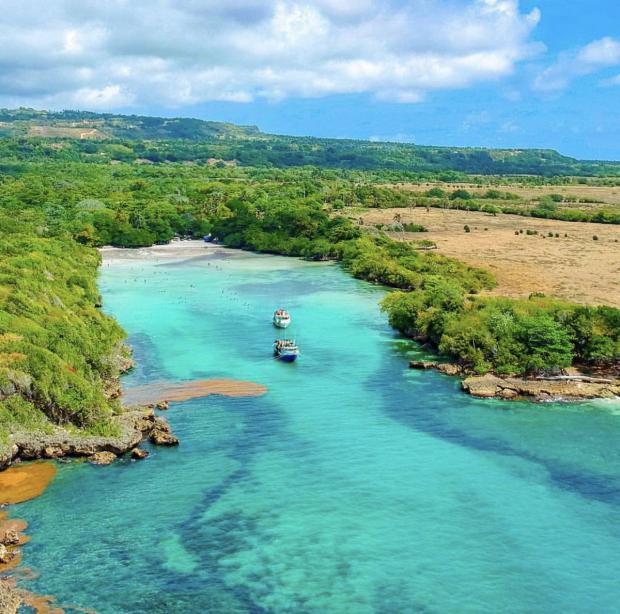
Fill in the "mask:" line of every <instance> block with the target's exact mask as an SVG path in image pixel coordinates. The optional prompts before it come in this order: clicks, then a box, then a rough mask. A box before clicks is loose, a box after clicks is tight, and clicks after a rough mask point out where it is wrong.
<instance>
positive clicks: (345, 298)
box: [14, 248, 620, 613]
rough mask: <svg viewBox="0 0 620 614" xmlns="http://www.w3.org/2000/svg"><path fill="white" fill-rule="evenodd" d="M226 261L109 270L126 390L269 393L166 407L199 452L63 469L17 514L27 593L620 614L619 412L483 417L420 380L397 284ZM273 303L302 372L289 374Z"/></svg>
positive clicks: (608, 407) (251, 605)
mask: <svg viewBox="0 0 620 614" xmlns="http://www.w3.org/2000/svg"><path fill="white" fill-rule="evenodd" d="M205 249H206V248H205ZM142 253H146V252H142ZM232 254H233V255H232V256H231V257H223V256H222V255H220V256H219V257H217V258H211V259H210V258H192V259H188V260H187V261H185V262H183V261H180V260H178V259H176V260H165V259H164V260H161V259H160V260H158V261H153V260H148V259H145V258H141V257H139V256H138V255H135V254H134V255H132V256H131V257H128V258H126V259H122V258H121V259H114V260H113V261H112V263H111V264H107V265H104V267H103V270H102V276H101V288H102V291H103V295H104V300H105V308H106V310H107V311H108V312H109V313H111V314H113V315H114V316H116V317H117V318H118V319H119V320H120V322H121V323H122V324H123V325H124V326H125V328H126V330H127V331H128V332H129V333H130V339H129V340H130V342H131V343H132V345H133V346H134V348H135V354H136V358H137V359H138V361H139V367H138V368H137V369H136V370H135V371H134V372H133V373H132V374H131V375H129V376H128V377H127V378H126V381H125V384H126V385H139V384H145V383H148V382H154V381H162V380H170V381H178V380H184V379H208V378H236V379H243V380H250V381H255V382H259V383H262V384H264V385H265V386H267V388H268V392H267V394H265V395H264V396H262V397H258V398H224V397H217V396H213V397H209V398H206V399H194V400H191V401H185V402H180V403H174V404H171V409H170V411H169V412H167V414H166V417H167V418H168V419H169V420H170V422H171V424H172V425H173V428H174V430H175V432H176V433H177V434H178V436H179V437H180V438H181V442H182V443H181V446H180V447H179V448H178V449H161V448H159V449H154V448H151V456H150V458H149V459H147V460H146V461H142V462H137V463H136V462H129V461H124V462H119V463H116V464H114V465H112V466H109V467H95V466H91V465H88V464H78V463H71V464H66V465H60V466H59V472H58V475H57V477H56V480H55V481H54V483H53V484H52V485H51V487H50V488H49V489H48V490H47V492H46V493H45V494H44V495H43V496H42V497H40V498H39V499H36V500H33V501H30V502H28V503H24V504H22V505H19V506H16V509H15V510H14V515H19V516H20V517H23V518H25V519H26V520H27V521H28V522H29V523H30V532H31V534H32V535H33V536H34V538H33V540H32V541H31V543H30V544H28V545H27V546H26V547H25V548H24V550H25V552H24V560H25V562H26V564H27V565H28V566H30V567H33V568H34V569H35V570H36V571H37V572H38V573H39V574H40V576H39V578H38V579H36V580H33V581H31V582H29V583H28V586H29V588H31V589H32V590H34V591H37V592H40V593H46V594H53V595H55V596H56V597H57V598H58V599H59V601H60V602H62V603H65V604H66V603H69V604H78V605H81V606H84V607H89V608H93V609H95V610H97V611H99V612H101V613H138V612H140V613H141V612H145V613H146V612H149V613H153V612H162V613H164V612H165V613H170V612H184V613H186V612H317V613H318V612H355V613H365V612H381V613H394V612H399V613H400V612H428V613H430V612H441V613H452V612H454V613H457V612H458V613H462V612H489V613H491V612H492V613H496V612H541V613H542V612H560V611H561V612H615V611H618V609H619V606H620V583H619V582H618V577H619V575H620V548H619V546H620V522H619V521H618V520H619V516H618V512H619V508H620V448H619V446H618V445H617V442H618V440H619V436H620V422H619V418H618V415H617V414H616V412H617V411H618V409H619V407H618V405H617V404H613V403H590V404H580V405H570V406H563V405H558V404H548V405H538V406H535V405H529V404H524V403H510V404H505V403H501V402H497V401H478V400H474V399H471V398H469V397H467V396H465V395H463V394H462V393H461V392H460V391H459V383H458V381H457V380H455V379H452V378H449V377H446V376H443V375H440V374H437V373H429V372H415V371H409V370H408V369H407V368H406V366H407V358H408V357H411V356H413V355H415V354H416V353H419V350H417V348H416V346H415V345H413V344H410V343H408V342H406V341H404V340H402V339H400V338H399V337H398V336H397V335H395V334H394V332H393V331H392V330H391V329H390V328H389V327H388V326H387V325H386V322H385V318H384V316H383V315H382V314H381V313H380V311H379V308H378V301H379V300H380V298H381V296H382V295H383V291H382V290H380V289H378V288H376V287H372V286H370V285H368V284H365V283H362V282H358V281H355V280H353V279H351V278H350V277H348V276H347V275H346V274H345V273H343V272H342V271H341V270H340V269H339V268H338V267H337V266H334V265H327V264H311V263H304V262H300V261H297V260H293V259H285V258H279V257H270V256H256V255H251V254H246V253H234V252H233V253H232ZM168 257H170V256H168ZM279 306H286V307H287V308H289V310H290V311H291V312H292V315H293V318H294V332H295V334H296V338H297V340H298V342H299V344H300V347H301V350H302V355H301V357H300V359H299V361H298V363H296V364H294V365H285V364H281V363H278V362H277V361H274V360H273V359H272V357H271V342H272V341H273V338H274V335H275V332H274V329H273V328H272V327H271V324H270V317H271V314H272V312H273V310H274V309H275V308H276V307H279ZM68 611H69V610H68Z"/></svg>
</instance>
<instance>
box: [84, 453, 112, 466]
mask: <svg viewBox="0 0 620 614" xmlns="http://www.w3.org/2000/svg"><path fill="white" fill-rule="evenodd" d="M88 460H89V461H90V462H91V463H92V464H93V465H109V464H110V463H113V462H114V461H115V460H116V454H114V452H95V454H93V455H92V456H91V457H90V458H89V459H88Z"/></svg>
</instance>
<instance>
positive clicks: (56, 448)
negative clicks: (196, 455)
mask: <svg viewBox="0 0 620 614" xmlns="http://www.w3.org/2000/svg"><path fill="white" fill-rule="evenodd" d="M117 422H118V425H119V426H120V430H121V432H120V434H119V435H118V436H115V437H94V436H87V435H83V434H75V433H70V432H69V431H67V430H66V429H64V428H62V427H56V428H55V429H54V431H53V432H52V433H33V432H28V433H13V434H12V435H10V437H9V443H8V445H6V446H5V448H4V450H2V451H0V470H2V469H6V468H7V467H9V466H10V465H12V464H13V463H15V462H18V461H20V460H36V459H41V458H47V459H58V458H63V457H88V458H91V459H92V460H93V462H98V461H100V460H101V459H102V458H107V460H108V461H111V460H114V459H115V458H116V457H117V456H119V455H121V454H125V453H127V452H132V453H133V451H134V450H136V449H138V445H139V444H140V443H141V442H142V441H143V440H144V439H149V440H150V441H151V442H152V443H154V444H155V445H168V446H170V445H178V443H179V440H178V439H177V438H176V437H175V436H174V435H173V434H172V432H171V429H170V425H169V424H168V422H167V421H166V420H165V419H164V418H161V417H159V416H155V414H154V411H153V409H152V408H146V409H134V410H130V411H127V412H125V413H123V414H121V415H120V416H118V418H117ZM102 453H106V454H107V456H103V457H102V456H101V454H102ZM97 455H99V456H97ZM135 457H136V456H134V458H135ZM98 464H102V463H100V462H99V463H98Z"/></svg>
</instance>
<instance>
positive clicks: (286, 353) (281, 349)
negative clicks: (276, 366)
mask: <svg viewBox="0 0 620 614" xmlns="http://www.w3.org/2000/svg"><path fill="white" fill-rule="evenodd" d="M273 354H274V356H275V357H276V358H277V359H278V360H282V361H283V362H294V361H295V360H297V357H298V356H299V347H297V344H296V343H295V341H294V340H293V339H276V340H275V341H274V342H273Z"/></svg>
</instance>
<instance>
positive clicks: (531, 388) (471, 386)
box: [409, 360, 620, 402]
mask: <svg viewBox="0 0 620 614" xmlns="http://www.w3.org/2000/svg"><path fill="white" fill-rule="evenodd" d="M409 368H410V369H422V370H424V369H435V370H437V371H440V372H441V373H445V374H446V375H453V376H454V375H456V376H460V377H462V378H463V380H462V382H461V387H462V388H463V390H464V391H465V392H467V393H468V394H470V395H471V396H473V397H477V398H481V399H491V398H496V399H504V400H528V401H536V402H544V401H584V400H588V399H613V398H617V397H620V379H619V378H618V377H616V376H615V375H610V376H605V377H598V376H590V375H584V374H581V373H579V372H577V371H575V370H571V371H570V374H568V375H562V376H557V377H538V378H521V377H504V376H502V377H500V376H498V375H494V374H492V373H487V374H485V375H472V374H470V373H468V372H467V371H466V370H465V369H463V368H462V367H460V366H459V365H456V364H452V363H440V362H433V361H422V360H414V361H411V362H410V363H409Z"/></svg>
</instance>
